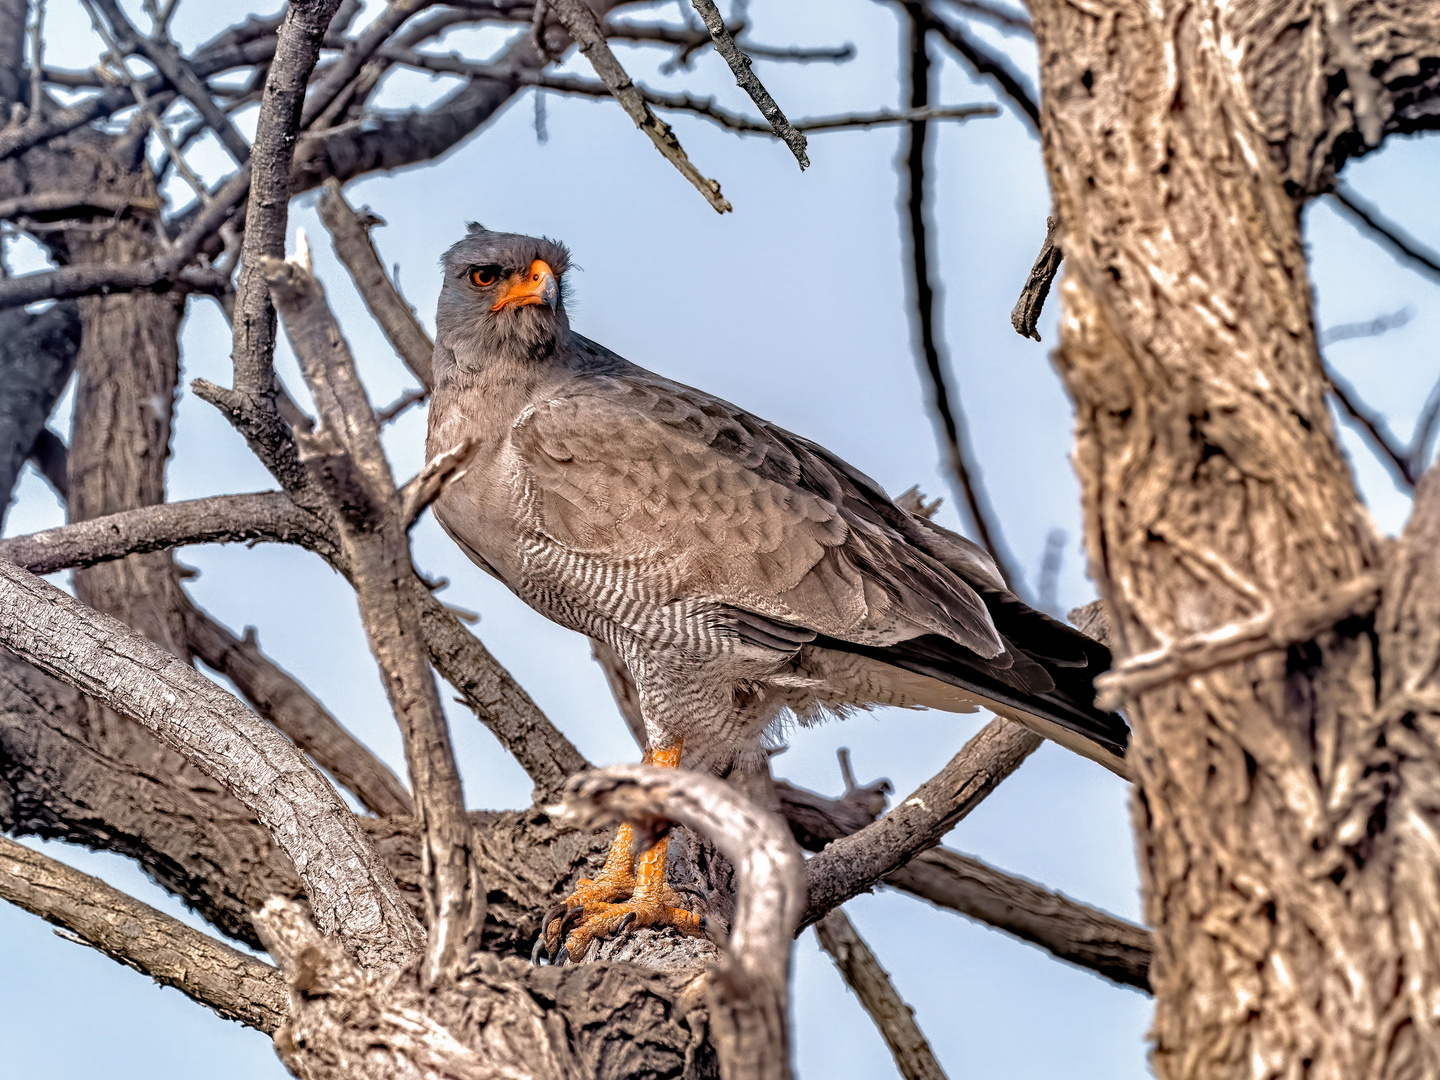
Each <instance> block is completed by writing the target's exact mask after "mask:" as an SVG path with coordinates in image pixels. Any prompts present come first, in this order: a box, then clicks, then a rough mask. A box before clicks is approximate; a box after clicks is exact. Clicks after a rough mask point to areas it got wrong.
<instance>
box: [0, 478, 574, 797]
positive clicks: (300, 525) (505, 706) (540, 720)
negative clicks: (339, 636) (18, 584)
mask: <svg viewBox="0 0 1440 1080" xmlns="http://www.w3.org/2000/svg"><path fill="white" fill-rule="evenodd" d="M256 540H265V541H274V542H277V543H293V544H299V545H300V546H302V547H305V548H307V549H309V550H311V551H315V552H317V553H318V554H320V555H321V557H323V558H325V559H326V560H327V561H328V562H330V563H332V564H333V565H335V566H336V567H337V568H339V569H341V570H343V571H346V572H347V573H348V568H347V567H346V565H345V560H344V557H343V555H342V554H341V553H340V550H339V545H338V542H337V540H336V539H335V538H334V537H333V535H331V534H330V533H329V532H328V530H326V529H325V527H324V526H323V523H321V522H319V521H318V519H317V518H316V517H315V516H314V515H312V514H310V513H309V512H307V511H305V510H301V509H300V508H298V507H296V506H295V505H294V503H292V502H291V501H290V500H289V498H288V497H286V496H285V495H284V494H283V493H281V492H278V491H276V492H264V493H261V494H257V495H217V496H212V497H210V498H207V499H194V500H190V501H187V502H178V503H166V504H162V505H159V506H147V507H143V508H140V509H136V510H127V511H125V512H123V513H118V514H111V515H109V516H106V517H99V518H93V519H91V520H89V521H84V522H79V523H77V524H73V525H63V526H60V527H59V528H55V529H47V530H45V531H43V532H38V533H32V534H30V535H28V536H19V537H15V538H13V539H10V540H0V558H3V559H9V560H10V561H12V562H15V563H18V564H20V565H23V566H25V567H26V568H27V569H29V570H30V571H31V572H32V573H40V574H48V573H53V572H54V571H56V570H63V569H66V568H69V567H81V566H93V565H95V564H96V563H100V562H106V561H109V560H111V559H122V558H124V557H125V556H126V555H132V554H137V553H141V552H148V551H161V550H165V549H167V548H172V547H181V546H184V545H188V544H197V543H224V542H239V541H256ZM411 577H412V579H413V581H412V588H413V589H414V591H415V596H416V601H417V603H418V604H419V607H420V618H421V626H422V628H423V631H424V636H425V645H426V648H427V649H428V650H429V653H430V658H431V661H432V662H433V663H434V664H435V667H436V668H437V669H438V670H439V672H440V674H441V675H443V676H444V677H445V679H446V680H447V681H448V682H449V683H450V684H451V685H452V686H454V687H455V689H456V690H457V691H459V693H460V695H461V698H462V700H463V701H464V703H465V704H466V705H467V706H469V707H470V708H471V709H472V710H474V712H475V714H476V716H477V717H479V719H480V721H481V722H482V723H483V724H485V726H486V727H488V728H489V729H490V730H491V731H492V732H493V733H494V735H495V737H496V738H497V739H499V740H500V742H501V744H502V745H504V746H505V747H506V749H507V750H509V751H510V753H511V754H512V755H513V756H514V757H515V760H516V761H517V762H518V763H519V764H520V767H521V768H523V769H524V770H525V771H526V773H528V774H529V776H530V778H531V779H532V780H533V781H534V782H535V785H536V797H537V798H539V799H544V798H549V797H552V796H554V795H555V794H556V793H558V792H559V790H560V788H561V787H562V786H563V785H564V783H565V781H566V780H567V779H569V778H570V777H571V776H573V775H575V774H576V773H578V772H580V771H582V770H583V769H586V768H589V762H587V761H586V760H585V758H584V756H583V755H581V753H580V752H579V751H578V750H576V749H575V747H574V745H573V744H572V743H571V742H570V741H569V740H568V739H566V738H565V736H564V735H563V734H561V733H560V732H559V731H558V730H557V729H556V728H555V726H554V725H553V724H551V723H550V721H549V720H548V719H547V718H546V717H545V714H544V713H542V712H541V711H540V708H539V706H537V705H536V704H535V702H534V701H533V700H532V699H531V698H530V695H528V694H527V693H525V691H524V690H523V689H522V688H521V687H520V685H519V684H518V683H516V682H515V680H514V678H513V677H512V676H511V675H510V673H509V672H507V671H506V670H505V669H504V668H503V667H502V666H501V665H500V663H499V662H498V661H497V660H496V659H495V658H494V657H493V656H491V655H490V652H489V650H487V649H486V648H485V646H484V645H483V644H481V642H480V641H479V640H478V639H477V638H476V637H475V635H474V634H472V633H470V632H469V631H468V630H466V629H465V627H463V626H462V625H461V624H460V622H459V620H458V619H456V617H455V615H454V614H453V613H452V612H450V611H448V610H447V609H446V608H445V605H443V604H442V603H440V601H438V600H436V599H435V597H434V596H432V595H431V593H430V591H429V589H427V588H426V587H425V585H424V583H423V582H421V581H420V579H419V578H416V577H414V575H413V574H412V575H411Z"/></svg>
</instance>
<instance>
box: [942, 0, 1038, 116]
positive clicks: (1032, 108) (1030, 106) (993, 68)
mask: <svg viewBox="0 0 1440 1080" xmlns="http://www.w3.org/2000/svg"><path fill="white" fill-rule="evenodd" d="M923 11H924V14H925V18H926V19H928V20H929V21H930V24H931V25H932V26H934V27H935V30H936V31H937V32H938V33H939V34H940V36H941V37H942V38H944V39H945V41H946V43H947V44H949V46H950V47H951V48H952V49H954V50H955V51H956V52H957V53H959V54H960V56H961V57H962V58H963V59H964V60H965V62H966V63H967V64H969V65H970V67H971V68H973V69H974V70H975V73H976V74H977V75H980V76H983V77H984V78H987V79H989V80H991V81H992V82H993V83H994V84H995V85H996V86H998V87H999V88H1000V92H1001V93H1003V94H1004V95H1005V96H1006V97H1007V98H1009V99H1010V101H1011V103H1012V104H1014V105H1015V107H1016V109H1017V110H1018V111H1019V112H1020V114H1021V115H1022V116H1024V117H1025V119H1026V120H1027V121H1028V122H1029V125H1030V129H1031V130H1032V131H1034V132H1036V133H1037V134H1038V133H1039V131H1040V106H1039V105H1037V104H1036V103H1035V95H1034V94H1033V93H1032V92H1031V90H1030V88H1029V87H1028V86H1026V85H1025V80H1024V79H1022V78H1021V77H1020V75H1019V73H1018V72H1016V71H1015V70H1014V69H1013V68H1012V67H1011V66H1010V64H1009V62H1008V61H1006V60H1005V59H1004V58H1003V57H1001V56H997V55H995V54H994V53H992V52H990V51H989V50H988V49H987V48H985V46H984V45H982V44H980V42H978V41H976V40H975V39H974V38H973V37H971V36H970V35H969V34H968V33H966V31H965V29H964V28H963V27H961V26H960V25H958V24H956V23H952V22H950V20H948V19H946V18H944V17H943V16H941V15H940V14H939V13H938V12H936V11H935V10H934V7H933V5H926V6H925V7H924V8H923Z"/></svg>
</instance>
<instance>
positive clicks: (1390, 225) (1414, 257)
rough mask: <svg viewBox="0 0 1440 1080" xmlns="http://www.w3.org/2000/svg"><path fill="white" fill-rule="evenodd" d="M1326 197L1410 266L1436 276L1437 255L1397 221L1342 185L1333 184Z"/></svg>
mask: <svg viewBox="0 0 1440 1080" xmlns="http://www.w3.org/2000/svg"><path fill="white" fill-rule="evenodd" d="M1330 197H1331V198H1333V199H1334V200H1335V201H1336V202H1337V203H1339V204H1340V206H1341V208H1342V209H1344V210H1345V211H1346V212H1347V213H1348V214H1349V215H1350V217H1351V218H1352V219H1353V220H1355V221H1358V222H1359V223H1360V224H1361V225H1363V226H1365V228H1367V229H1369V230H1370V232H1371V233H1373V234H1374V235H1375V236H1377V237H1379V238H1380V240H1381V241H1383V244H1384V246H1385V247H1388V248H1389V249H1390V250H1391V252H1392V253H1393V254H1396V255H1399V256H1400V257H1401V259H1402V260H1405V261H1408V262H1409V263H1410V264H1411V265H1412V266H1417V267H1419V268H1420V270H1421V271H1422V272H1423V273H1424V274H1425V276H1426V277H1431V278H1436V279H1440V255H1437V254H1436V253H1435V252H1433V251H1430V250H1429V249H1428V248H1426V247H1425V246H1424V245H1423V244H1421V243H1420V242H1419V241H1417V240H1415V239H1413V238H1412V237H1411V236H1409V235H1408V234H1407V233H1406V232H1405V230H1404V229H1402V228H1401V227H1400V226H1399V225H1396V224H1395V223H1394V222H1392V221H1388V220H1386V219H1385V217H1384V216H1382V215H1381V213H1380V211H1379V210H1378V209H1376V208H1375V207H1374V206H1372V205H1370V204H1369V203H1368V202H1366V201H1365V200H1364V199H1362V198H1360V196H1358V195H1356V194H1355V192H1353V191H1351V190H1350V189H1349V188H1348V187H1346V186H1345V185H1343V184H1336V185H1335V190H1334V191H1332V192H1330Z"/></svg>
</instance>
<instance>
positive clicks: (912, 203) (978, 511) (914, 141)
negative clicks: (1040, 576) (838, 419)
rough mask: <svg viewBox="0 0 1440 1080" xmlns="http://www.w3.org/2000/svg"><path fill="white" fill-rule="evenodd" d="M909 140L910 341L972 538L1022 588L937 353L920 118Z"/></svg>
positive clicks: (913, 51)
mask: <svg viewBox="0 0 1440 1080" xmlns="http://www.w3.org/2000/svg"><path fill="white" fill-rule="evenodd" d="M904 10H905V12H906V14H907V15H908V16H909V25H910V49H909V52H908V55H909V58H910V65H909V68H910V70H909V76H910V78H909V82H910V86H909V91H910V107H911V108H912V109H923V108H925V107H926V106H928V105H929V103H930V58H929V55H928V54H927V52H926V21H925V16H924V14H923V13H922V12H919V11H915V10H912V9H910V8H905V9H904ZM907 131H908V133H909V143H908V146H907V147H906V150H905V153H904V154H903V155H902V161H903V165H902V167H901V168H902V177H903V183H904V188H903V191H904V194H903V200H904V203H903V205H904V207H905V211H906V216H907V223H908V225H909V233H908V239H909V246H910V288H911V290H912V297H913V299H914V302H915V320H916V321H915V326H916V331H917V333H916V338H917V341H916V344H917V345H918V346H919V352H920V357H919V359H920V361H921V371H922V373H923V374H924V375H925V376H926V379H927V381H928V384H929V389H930V401H931V405H932V406H933V408H934V410H935V416H936V419H937V420H938V421H939V423H940V430H941V434H942V435H943V436H944V440H945V442H944V447H945V455H946V465H947V467H948V471H949V473H950V478H951V480H952V481H953V482H954V484H955V486H956V489H957V490H958V491H959V493H960V497H961V498H962V499H963V500H964V503H965V508H966V510H967V511H968V512H969V515H970V522H971V524H972V526H973V527H974V529H975V535H976V538H977V539H978V540H979V541H980V543H981V544H982V545H983V546H984V547H985V548H986V550H988V551H989V552H990V554H991V555H992V556H993V557H994V559H995V562H996V564H997V565H998V566H999V568H1000V572H1001V574H1002V575H1003V576H1004V578H1005V580H1006V581H1007V582H1009V584H1010V586H1011V588H1012V589H1015V590H1016V591H1017V592H1019V591H1022V590H1023V588H1024V586H1023V579H1022V578H1021V576H1020V572H1019V568H1018V567H1017V566H1016V565H1015V560H1014V559H1013V558H1012V557H1011V555H1010V552H1009V550H1008V548H1007V547H1006V546H1005V544H1004V541H1003V539H1002V538H1001V536H1000V533H999V530H998V528H995V527H992V526H991V518H992V516H993V513H994V511H993V510H992V509H991V507H990V505H989V500H988V498H987V497H986V495H985V491H984V489H983V488H982V487H981V486H980V484H979V482H978V481H977V479H976V478H975V477H974V476H973V472H974V470H973V469H972V467H971V465H970V460H971V458H972V457H973V454H972V453H971V450H970V446H969V437H968V434H967V433H966V431H965V428H964V426H963V425H964V413H963V412H962V410H961V407H960V404H959V402H958V401H955V402H953V403H952V401H951V398H950V389H949V387H948V386H947V385H946V377H945V362H944V358H943V357H942V356H941V345H940V330H939V325H938V324H939V319H940V316H939V313H938V310H937V304H936V296H935V286H934V284H933V283H932V281H931V277H930V251H929V235H930V221H929V208H928V206H927V204H926V193H925V166H926V159H927V153H926V134H927V126H926V123H925V122H924V121H923V120H922V121H918V122H913V123H911V124H910V125H909V127H908V128H907Z"/></svg>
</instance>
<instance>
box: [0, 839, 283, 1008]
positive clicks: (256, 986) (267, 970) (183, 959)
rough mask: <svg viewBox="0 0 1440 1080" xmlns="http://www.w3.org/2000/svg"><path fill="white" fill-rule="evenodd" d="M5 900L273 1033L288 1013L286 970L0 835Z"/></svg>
mask: <svg viewBox="0 0 1440 1080" xmlns="http://www.w3.org/2000/svg"><path fill="white" fill-rule="evenodd" d="M0 900H7V901H9V902H10V903H12V904H16V905H18V906H20V907H22V908H24V909H25V910H26V911H28V912H31V913H32V914H35V915H39V916H40V917H41V918H42V919H45V920H47V921H49V922H52V923H54V924H55V925H56V926H59V927H61V928H62V929H63V930H64V931H65V933H66V934H67V935H69V936H71V937H72V938H73V939H74V940H76V941H78V942H82V943H83V944H86V945H89V946H90V947H91V948H93V949H98V950H99V951H100V952H102V953H104V954H105V955H106V956H108V957H110V958H111V959H112V960H117V961H119V962H120V963H122V964H126V965H128V966H130V967H133V968H135V970H137V971H139V972H141V973H142V974H145V975H149V976H150V977H151V978H152V979H154V980H155V981H156V982H158V983H160V984H161V985H162V986H173V987H175V989H177V990H179V991H180V992H181V993H182V994H185V995H187V996H188V997H191V998H193V999H195V1000H196V1001H198V1002H199V1003H200V1004H202V1005H207V1006H209V1007H210V1008H211V1009H214V1010H215V1012H216V1013H217V1014H219V1015H220V1016H222V1017H224V1018H225V1019H226V1020H238V1021H240V1023H242V1024H245V1025H247V1026H249V1027H253V1028H259V1029H260V1030H261V1031H263V1032H265V1033H266V1034H267V1035H271V1034H274V1032H275V1030H276V1028H278V1027H279V1026H280V1025H281V1023H283V1022H284V1020H285V1017H286V1015H287V1014H288V1012H289V1009H288V1003H287V1001H286V992H285V984H284V982H283V981H282V980H281V978H280V973H279V972H278V971H276V970H275V968H273V967H271V966H270V965H269V964H266V963H264V962H263V961H260V960H256V959H255V958H254V957H251V956H246V955H245V954H244V953H242V952H240V951H238V950H236V949H232V948H231V947H230V946H228V945H224V944H222V943H220V942H218V941H216V940H214V939H213V938H210V937H207V936H206V935H205V934H202V933H200V931H198V930H192V929H191V928H190V927H188V926H186V925H185V924H184V923H182V922H180V921H179V920H178V919H172V918H171V917H170V916H169V915H164V914H162V913H161V912H158V911H156V910H155V909H154V908H152V907H150V906H149V905H147V904H142V903H140V901H138V900H135V899H132V898H131V897H129V896H126V895H125V894H124V893H122V892H120V891H119V890H118V889H112V888H111V887H110V886H109V885H106V884H105V882H103V881H101V880H100V879H99V878H93V877H91V876H90V875H89V874H82V873H81V872H80V871H78V870H72V869H71V868H70V867H68V866H66V865H65V864H64V863H60V862H56V861H55V860H54V859H51V858H47V857H46V856H44V855H41V854H40V853H39V852H36V851H31V850H30V849H29V848H27V847H25V846H24V845H22V844H17V843H16V842H15V841H13V840H10V839H7V838H5V837H3V836H0Z"/></svg>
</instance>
